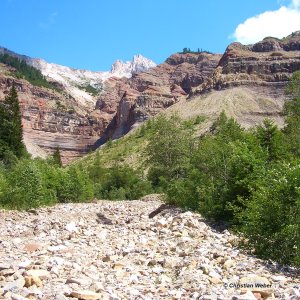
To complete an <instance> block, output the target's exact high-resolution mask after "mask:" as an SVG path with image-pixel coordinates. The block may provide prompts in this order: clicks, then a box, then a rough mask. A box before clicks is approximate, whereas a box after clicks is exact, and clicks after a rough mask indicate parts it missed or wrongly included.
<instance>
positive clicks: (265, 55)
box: [0, 32, 300, 163]
mask: <svg viewBox="0 0 300 300" xmlns="http://www.w3.org/2000/svg"><path fill="white" fill-rule="evenodd" d="M1 53H9V54H10V55H17V54H14V53H13V52H9V51H8V50H7V49H4V50H3V48H0V54H1ZM17 57H19V58H20V59H24V60H26V61H30V58H28V57H26V56H18V55H17ZM31 65H34V66H35V67H37V68H39V69H40V70H41V71H42V72H43V74H44V75H45V76H47V78H48V79H49V80H51V81H53V82H55V83H56V84H57V85H59V86H60V87H61V88H62V89H63V92H61V93H58V92H54V91H52V90H49V89H45V88H40V87H34V86H32V85H30V84H29V83H28V82H26V81H24V80H20V79H16V78H14V77H13V76H12V74H13V70H12V69H11V68H9V67H7V66H5V65H1V64H0V99H3V98H4V96H5V93H7V91H8V90H9V88H10V86H11V85H12V84H15V85H16V86H17V89H18V93H19V99H20V102H21V106H22V111H23V124H24V134H25V136H24V140H25V142H26V145H27V148H28V149H30V151H31V152H32V153H33V154H36V155H39V156H43V155H46V154H47V153H51V152H52V151H53V149H55V148H56V147H59V148H60V149H61V150H62V157H63V160H64V162H65V163H67V162H70V161H71V160H73V159H74V158H76V157H79V156H81V155H83V154H85V153H87V152H88V151H89V150H90V149H94V148H96V147H97V146H99V145H100V144H102V143H103V142H105V141H106V140H107V139H109V138H118V137H120V136H122V135H124V134H126V133H127V132H128V131H129V130H130V129H131V128H132V127H134V126H135V125H137V124H138V123H141V122H143V121H145V120H146V119H148V118H150V117H151V116H154V115H156V114H157V113H159V112H161V111H164V110H166V109H167V110H172V109H173V108H176V109H177V111H178V112H179V113H181V114H182V115H183V116H184V117H188V116H193V115H195V113H197V114H203V115H205V116H207V119H210V120H211V119H213V117H215V116H216V115H217V114H218V113H219V112H220V109H221V108H222V109H224V110H225V111H226V112H227V113H228V114H229V115H231V116H234V117H235V118H236V119H237V120H238V121H239V122H240V123H241V124H243V125H244V126H246V127H248V126H253V125H255V124H257V123H259V122H261V120H262V119H263V118H264V117H272V118H274V120H275V121H276V122H277V123H278V124H281V125H282V124H283V123H282V119H281V116H280V112H281V109H282V106H283V103H284V99H285V96H284V86H285V84H286V82H287V80H288V79H289V77H290V76H291V74H292V73H293V72H294V71H296V70H300V32H296V33H294V34H292V35H291V36H289V37H287V38H285V39H282V40H279V39H274V38H266V39H264V40H263V41H261V42H259V43H257V44H255V45H248V46H244V45H242V44H239V43H233V44H231V45H229V46H228V48H227V50H226V51H225V53H224V55H219V54H211V53H207V52H202V53H177V54H173V55H172V56H170V57H169V58H168V59H167V60H166V61H165V62H164V63H163V64H161V65H158V66H154V64H152V63H151V61H149V60H147V59H145V58H143V57H141V56H136V57H135V58H134V59H133V61H132V62H129V63H128V62H126V63H123V62H121V61H119V62H116V63H115V64H114V65H113V67H112V70H111V71H110V72H106V73H105V74H104V75H105V76H104V75H103V74H100V73H97V72H96V73H97V74H95V72H89V71H84V70H73V69H71V68H68V67H63V66H58V65H53V64H48V63H46V62H44V61H43V60H34V63H33V62H32V61H31ZM108 73H109V75H108ZM125 73H126V74H127V75H126V76H127V77H130V78H127V77H122V78H120V76H121V75H122V74H125ZM103 76H104V77H103ZM102 77H103V78H102ZM87 84H88V85H91V86H93V87H94V88H97V89H98V94H97V95H92V94H91V93H90V92H89V91H86V90H85V89H82V88H83V87H84V86H85V85H87ZM78 85H79V86H80V87H78ZM74 91H75V92H74Z"/></svg>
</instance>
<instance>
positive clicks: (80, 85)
mask: <svg viewBox="0 0 300 300" xmlns="http://www.w3.org/2000/svg"><path fill="white" fill-rule="evenodd" d="M0 54H9V55H10V56H14V57H17V58H18V59H20V60H25V61H26V62H27V63H28V64H29V65H31V66H34V67H35V68H37V69H39V70H40V71H41V72H42V74H43V75H44V76H46V78H47V79H48V81H51V82H53V83H54V84H55V85H56V86H58V87H59V88H60V89H61V90H62V91H61V92H56V91H53V90H50V89H46V88H42V87H37V86H33V85H31V84H30V83H28V82H27V81H25V80H21V79H17V78H16V77H15V75H14V74H15V70H14V69H13V68H11V67H9V66H7V65H4V64H0V101H1V100H2V99H4V97H5V94H6V93H8V90H9V89H10V88H11V86H12V85H15V86H16V88H17V91H18V96H19V100H20V103H21V109H22V114H23V127H24V142H25V144H26V147H27V149H28V151H29V152H30V153H31V154H32V155H33V156H42V157H45V156H47V155H48V154H50V153H52V152H53V150H54V149H56V148H57V147H59V149H60V150H61V155H62V160H63V163H69V162H70V161H72V160H74V159H75V158H77V157H79V156H82V155H84V154H86V153H87V152H88V151H90V150H91V148H92V146H93V145H94V144H95V143H96V141H97V140H98V139H99V138H100V137H101V135H102V134H103V132H104V130H105V129H106V128H107V126H108V125H109V124H110V123H111V121H112V118H113V117H114V115H115V113H116V110H117V105H118V102H119V101H120V99H121V97H120V96H116V97H114V95H115V94H114V90H116V91H117V87H114V86H113V87H112V89H111V90H109V92H110V94H111V97H110V99H109V100H110V101H108V102H107V105H106V106H105V104H104V103H101V101H97V99H98V96H97V95H93V94H92V93H90V92H89V91H86V90H85V89H84V87H86V86H87V85H90V86H92V87H94V88H95V90H96V91H97V90H98V92H100V91H101V88H102V84H103V82H105V80H107V79H108V78H112V79H111V82H116V85H120V84H121V83H122V82H123V79H122V78H118V77H122V76H125V77H126V76H127V77H130V76H132V74H133V73H134V72H140V71H142V70H147V69H148V68H150V67H152V66H155V64H154V63H153V62H152V61H151V60H148V59H146V58H144V57H143V56H141V55H137V56H135V57H134V59H133V61H132V62H126V63H123V62H120V61H119V63H118V67H113V68H112V70H111V71H110V72H91V71H86V70H76V69H72V68H69V67H65V66H60V65H56V64H49V63H47V62H46V61H44V60H42V59H32V58H30V57H27V56H23V55H19V54H16V53H14V52H12V51H9V50H8V49H5V48H0ZM118 82H119V83H118ZM103 105H104V106H103ZM95 108H96V109H95Z"/></svg>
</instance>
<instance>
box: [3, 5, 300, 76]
mask: <svg viewBox="0 0 300 300" xmlns="http://www.w3.org/2000/svg"><path fill="white" fill-rule="evenodd" d="M273 23H274V24H273ZM0 27H1V33H0V45H1V46H3V47H6V48H9V49H10V50H13V51H15V52H17V53H20V54H26V55H29V56H31V57H40V58H44V59H45V60H47V61H48V62H53V63H58V64H62V65H67V66H70V67H74V68H83V69H90V70H94V71H104V70H109V69H110V66H111V64H112V63H113V62H114V61H115V60H116V59H121V60H124V61H126V60H130V59H131V58H132V56H133V55H134V54H142V55H144V56H146V57H148V58H150V59H152V60H153V61H155V62H156V63H161V62H163V61H164V60H165V59H166V58H167V57H168V56H169V55H171V54H172V53H174V52H178V51H181V50H182V49H183V48H184V47H189V48H191V49H197V48H202V49H204V50H209V51H212V52H218V53H223V52H224V50H225V48H226V46H227V45H228V44H229V43H230V42H232V41H235V40H239V41H241V42H246V43H251V42H254V41H255V40H257V41H258V40H260V36H261V35H263V36H265V35H273V36H276V35H278V36H280V35H281V36H285V35H287V34H289V33H291V31H295V30H300V0H289V1H288V0H286V1H284V0H263V1H262V0H248V1H247V0H245V1H244V0H226V1H224V0H210V1H204V0H26V1H24V0H1V10H0ZM298 27H299V28H298Z"/></svg>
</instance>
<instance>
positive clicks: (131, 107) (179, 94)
mask: <svg viewBox="0 0 300 300" xmlns="http://www.w3.org/2000/svg"><path fill="white" fill-rule="evenodd" d="M220 58H221V55H219V54H209V53H185V54H181V53H177V54H173V55H172V56H170V57H169V58H168V59H167V60H166V62H165V63H163V64H161V65H158V66H157V67H155V68H152V69H150V70H148V71H147V72H142V73H139V74H134V75H133V76H132V78H130V79H127V80H123V81H122V83H120V81H119V80H118V81H117V83H116V80H108V81H107V82H106V83H105V86H104V92H103V94H102V95H101V97H100V99H99V102H98V103H101V105H102V106H103V107H104V108H106V107H109V105H111V103H116V102H114V100H113V99H116V98H117V97H120V104H119V106H118V107H117V112H116V115H115V117H114V119H113V121H112V123H111V124H110V126H109V127H108V129H107V130H106V132H105V134H104V136H103V137H102V140H101V142H104V141H105V140H106V139H107V138H118V137H120V136H122V135H123V134H126V133H127V132H128V131H129V130H130V128H131V127H132V126H133V125H134V124H136V123H139V122H143V121H145V120H147V119H148V118H149V117H151V116H154V115H156V114H157V113H159V112H161V111H162V110H164V109H166V108H167V107H170V106H171V105H173V104H175V103H177V102H178V101H180V100H181V99H185V98H186V97H187V95H188V93H189V92H190V91H191V90H192V88H193V87H195V86H198V85H199V84H201V83H203V82H204V81H205V80H206V79H207V78H208V77H209V76H211V74H212V72H213V70H214V69H215V68H216V67H217V64H218V62H219V60H220ZM116 87H117V89H115V88H116ZM101 142H100V144H101Z"/></svg>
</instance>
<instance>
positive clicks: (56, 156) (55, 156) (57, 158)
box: [52, 147, 62, 167]
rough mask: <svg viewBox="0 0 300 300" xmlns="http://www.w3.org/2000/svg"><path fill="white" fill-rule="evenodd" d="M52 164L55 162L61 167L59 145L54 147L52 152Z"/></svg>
mask: <svg viewBox="0 0 300 300" xmlns="http://www.w3.org/2000/svg"><path fill="white" fill-rule="evenodd" d="M52 157H53V161H54V164H56V165H57V166H59V167H62V160H61V155H60V150H59V147H56V149H55V151H54V152H53V154H52Z"/></svg>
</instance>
